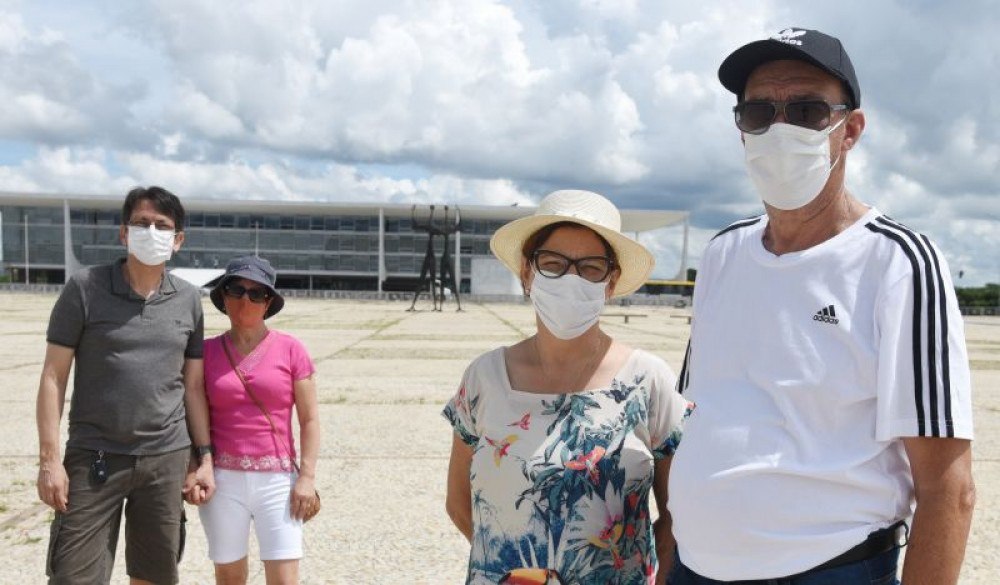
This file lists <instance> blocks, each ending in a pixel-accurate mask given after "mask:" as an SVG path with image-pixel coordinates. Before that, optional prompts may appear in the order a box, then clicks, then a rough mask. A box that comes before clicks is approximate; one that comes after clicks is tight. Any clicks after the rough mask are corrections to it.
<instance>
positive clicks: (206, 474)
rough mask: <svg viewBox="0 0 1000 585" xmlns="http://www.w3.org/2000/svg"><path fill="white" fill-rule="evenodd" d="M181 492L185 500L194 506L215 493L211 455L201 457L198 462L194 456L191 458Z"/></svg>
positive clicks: (205, 500)
mask: <svg viewBox="0 0 1000 585" xmlns="http://www.w3.org/2000/svg"><path fill="white" fill-rule="evenodd" d="M181 494H182V495H183V496H184V501H185V502H187V503H189V504H193V505H195V506H200V505H202V504H204V503H205V502H207V501H208V500H209V499H211V497H212V495H214V494H215V471H214V469H213V467H212V456H211V455H205V456H204V457H202V460H201V463H200V464H199V463H198V462H197V461H196V460H195V459H194V458H192V459H191V461H190V462H189V463H188V471H187V475H186V476H185V477H184V487H183V488H182V489H181Z"/></svg>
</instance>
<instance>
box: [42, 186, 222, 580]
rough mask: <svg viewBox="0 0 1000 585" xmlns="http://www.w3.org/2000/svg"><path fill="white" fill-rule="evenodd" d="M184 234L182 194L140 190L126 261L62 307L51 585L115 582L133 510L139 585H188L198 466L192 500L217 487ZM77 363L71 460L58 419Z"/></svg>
mask: <svg viewBox="0 0 1000 585" xmlns="http://www.w3.org/2000/svg"><path fill="white" fill-rule="evenodd" d="M183 224H184V208H183V206H182V205H181V203H180V201H179V200H178V199H177V197H176V196H174V195H173V194H172V193H170V192H169V191H167V190H165V189H162V188H160V187H149V188H141V187H140V188H136V189H133V190H132V191H131V192H129V194H128V196H127V197H126V199H125V204H124V206H123V209H122V226H121V228H120V232H119V236H120V238H121V240H122V242H123V243H125V245H126V247H127V248H128V256H127V257H126V258H125V259H123V260H119V261H118V262H116V263H114V264H111V265H104V266H95V267H91V268H88V269H85V270H81V271H80V272H78V273H77V274H75V275H73V277H72V278H71V279H70V280H69V281H68V282H67V283H66V287H65V288H64V289H63V291H62V294H61V295H60V296H59V299H58V300H57V301H56V304H55V306H54V307H53V309H52V315H51V318H50V320H49V328H48V334H47V341H48V347H47V350H46V354H45V363H44V365H43V367H42V376H41V381H40V383H39V389H38V407H37V416H38V436H39V457H40V468H39V472H38V495H39V497H40V498H41V499H42V501H44V502H45V503H46V504H48V505H49V506H52V507H53V508H54V509H55V510H56V514H55V518H54V520H53V521H52V529H51V535H50V540H49V553H48V559H47V563H46V572H47V574H48V575H49V583H53V584H56V583H57V584H64V583H66V584H68V583H74V584H75V583H86V584H93V583H108V582H109V581H110V579H111V571H112V567H113V566H114V555H115V547H116V544H117V542H118V532H119V526H120V523H121V515H122V509H123V507H124V511H125V538H126V547H125V554H126V566H127V571H128V574H129V576H130V577H131V583H132V584H133V585H135V584H143V583H158V584H164V583H177V582H178V575H177V563H178V562H179V560H180V555H181V551H182V550H183V540H184V535H183V531H184V506H183V501H182V493H181V492H182V488H183V487H184V485H185V473H186V471H187V469H188V466H189V462H190V463H191V468H192V471H193V479H192V480H191V482H190V485H191V487H189V488H188V491H193V492H194V497H193V498H192V499H193V500H194V501H199V500H204V499H207V498H208V497H211V494H212V492H213V491H214V489H215V484H214V479H213V474H212V458H211V447H210V445H209V430H208V405H207V402H206V398H205V393H204V382H203V373H202V341H203V319H204V317H203V314H202V308H201V299H200V295H199V293H198V291H197V289H195V288H194V287H192V286H191V285H189V284H187V283H185V282H183V281H181V280H179V279H177V278H175V277H173V276H171V275H170V274H169V273H167V272H166V270H165V266H166V262H167V260H169V258H170V255H171V254H172V253H173V252H176V251H177V250H178V249H180V246H181V244H182V243H183V241H184V233H183ZM74 360H75V362H76V373H75V376H74V390H73V396H72V399H71V403H70V413H69V440H68V441H67V442H66V453H65V457H64V458H63V459H62V461H60V458H59V420H60V418H61V416H62V409H63V404H64V402H65V396H66V382H67V380H68V378H69V372H70V368H71V366H72V365H73V362H74ZM189 433H190V438H189ZM192 439H193V440H194V443H195V445H196V446H197V447H196V457H195V458H194V461H192V457H191V454H190V450H189V447H190V446H191V440H192ZM126 500H127V502H128V503H127V505H126V504H125V502H126Z"/></svg>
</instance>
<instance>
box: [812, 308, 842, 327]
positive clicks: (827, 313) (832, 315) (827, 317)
mask: <svg viewBox="0 0 1000 585" xmlns="http://www.w3.org/2000/svg"><path fill="white" fill-rule="evenodd" d="M813 321H820V322H821V323H832V324H834V325H836V324H837V323H840V319H838V318H837V311H836V310H835V309H834V308H833V305H828V306H826V307H823V308H822V309H820V310H818V311H816V314H815V315H813Z"/></svg>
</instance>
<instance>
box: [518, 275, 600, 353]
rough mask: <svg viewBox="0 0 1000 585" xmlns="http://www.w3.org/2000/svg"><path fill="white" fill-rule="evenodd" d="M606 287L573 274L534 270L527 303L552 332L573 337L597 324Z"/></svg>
mask: <svg viewBox="0 0 1000 585" xmlns="http://www.w3.org/2000/svg"><path fill="white" fill-rule="evenodd" d="M607 288H608V283H607V282H590V281H589V280H587V279H585V278H580V277H579V276H577V275H575V274H569V273H567V274H564V275H562V276H560V277H559V278H546V277H544V276H542V275H540V274H537V273H536V274H535V279H534V280H533V281H532V284H531V295H530V296H531V304H532V305H534V307H535V312H536V313H538V316H539V318H541V320H542V323H544V324H545V327H546V329H548V330H549V331H551V332H552V335H555V336H556V337H558V338H559V339H573V338H575V337H579V336H581V335H583V332H584V331H586V330H588V329H590V328H591V327H593V326H594V324H595V323H597V319H598V318H599V317H600V315H601V309H603V308H604V300H605V296H604V295H605V291H606V290H607Z"/></svg>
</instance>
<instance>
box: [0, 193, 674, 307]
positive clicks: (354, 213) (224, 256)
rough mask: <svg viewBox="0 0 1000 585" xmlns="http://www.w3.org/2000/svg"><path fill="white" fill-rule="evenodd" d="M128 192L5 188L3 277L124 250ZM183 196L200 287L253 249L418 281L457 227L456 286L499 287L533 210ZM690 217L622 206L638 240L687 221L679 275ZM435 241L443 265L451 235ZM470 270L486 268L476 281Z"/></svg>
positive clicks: (306, 269) (319, 274)
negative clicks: (506, 249)
mask: <svg viewBox="0 0 1000 585" xmlns="http://www.w3.org/2000/svg"><path fill="white" fill-rule="evenodd" d="M124 198H125V194H124V193H122V194H121V195H72V194H38V193H15V192H0V229H2V238H0V241H2V245H0V274H2V275H3V276H4V277H6V278H5V279H6V280H8V281H9V282H21V283H24V282H30V283H49V284H62V283H63V282H65V279H66V276H67V274H72V272H73V271H75V270H77V269H79V268H80V267H81V266H90V265H94V264H103V263H108V262H111V261H113V260H115V259H116V258H119V257H121V256H123V255H124V253H125V250H124V247H123V245H122V244H121V242H120V241H119V239H118V230H119V226H120V225H121V207H122V203H123V201H124ZM181 201H182V203H183V204H184V208H185V210H186V211H187V219H186V222H185V223H186V225H185V226H184V233H185V240H184V245H183V247H182V248H181V250H180V252H179V253H177V254H175V255H174V257H173V258H172V259H171V260H170V262H169V263H168V265H167V266H168V268H169V269H171V270H177V273H178V274H179V275H182V276H183V277H185V278H186V279H188V280H191V281H192V282H194V283H195V284H199V285H204V284H206V283H207V282H210V281H211V280H212V279H213V278H216V277H217V276H218V275H219V274H221V273H222V269H223V268H225V264H226V261H227V260H228V259H229V258H232V257H234V256H238V255H242V254H253V253H257V254H258V255H260V256H262V257H264V258H267V259H268V260H269V261H270V262H271V263H272V264H273V265H274V267H275V269H276V270H277V271H278V286H279V288H284V289H311V290H352V291H377V292H383V291H386V292H389V291H412V290H413V288H414V287H415V285H416V283H417V279H418V277H419V275H420V270H421V266H422V265H423V262H424V257H425V254H426V250H427V240H428V232H427V227H428V226H429V225H433V227H434V228H435V229H437V230H439V231H442V232H452V233H450V235H449V236H448V244H447V245H448V247H449V248H448V250H449V253H450V256H451V260H452V261H454V265H453V270H454V272H455V277H456V281H458V282H459V286H460V290H461V292H464V293H468V292H471V293H473V294H476V293H477V292H483V293H490V292H496V291H494V290H490V289H489V286H488V284H489V283H487V282H486V280H488V279H489V278H490V277H489V275H490V274H494V275H495V274H497V270H496V269H495V268H496V267H498V266H499V262H498V261H496V260H495V259H493V256H492V255H491V254H490V248H489V241H490V237H491V236H492V235H493V232H494V231H496V229H497V228H499V227H500V226H502V225H503V224H505V223H507V222H509V221H511V220H513V219H516V218H519V217H523V216H526V215H531V214H532V213H533V211H534V208H532V207H521V206H509V207H500V206H486V205H462V206H460V207H459V206H454V205H451V206H448V207H445V206H444V205H436V206H434V208H433V216H432V215H431V206H429V205H426V204H422V205H416V206H411V205H404V204H391V203H332V202H315V201H313V202H301V201H276V200H270V201H268V200H227V199H193V198H187V197H185V198H182V200H181ZM687 222H688V214H687V212H683V211H660V210H655V211H653V210H634V209H628V210H622V231H623V232H625V233H627V234H629V235H631V236H633V237H635V236H636V234H639V233H642V232H646V231H650V230H655V229H660V228H664V227H669V226H675V225H683V226H684V228H685V229H684V236H683V237H684V244H683V249H684V253H683V258H682V260H681V267H680V270H679V272H678V273H679V274H681V275H683V274H684V269H685V268H686V256H687ZM436 239H437V241H436V248H437V249H436V250H435V252H436V258H437V262H440V259H441V256H442V253H443V252H444V238H443V237H441V236H437V238H436ZM491 263H493V264H495V265H494V266H491ZM500 272H503V271H500ZM661 272H662V271H661ZM474 274H482V275H485V276H483V277H482V278H478V279H477V278H474ZM477 280H482V281H483V282H476V281H477ZM477 289H480V290H477Z"/></svg>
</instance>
